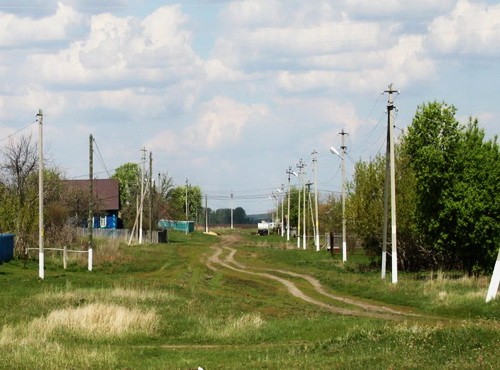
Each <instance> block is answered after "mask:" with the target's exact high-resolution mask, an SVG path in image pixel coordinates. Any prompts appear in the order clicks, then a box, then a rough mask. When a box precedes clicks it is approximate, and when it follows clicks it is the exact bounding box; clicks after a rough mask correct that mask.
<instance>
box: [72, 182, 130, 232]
mask: <svg viewBox="0 0 500 370" xmlns="http://www.w3.org/2000/svg"><path fill="white" fill-rule="evenodd" d="M65 184H66V186H67V187H68V189H71V190H75V191H76V192H78V193H80V194H81V195H84V196H85V194H88V193H89V189H90V180H66V181H65ZM92 186H93V193H94V197H93V210H94V217H93V225H94V228H96V229H119V228H121V220H120V219H119V212H120V190H119V184H118V180H116V179H94V180H93V181H92ZM86 199H87V204H88V196H87V197H86ZM87 207H88V206H87ZM81 221H83V223H84V225H85V226H87V217H86V216H81V219H80V220H78V223H80V222H81Z"/></svg>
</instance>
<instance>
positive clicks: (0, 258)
mask: <svg viewBox="0 0 500 370" xmlns="http://www.w3.org/2000/svg"><path fill="white" fill-rule="evenodd" d="M13 258H14V234H0V262H9V261H10V260H11V259H13Z"/></svg>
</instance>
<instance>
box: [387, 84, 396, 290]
mask: <svg viewBox="0 0 500 370" xmlns="http://www.w3.org/2000/svg"><path fill="white" fill-rule="evenodd" d="M386 92H387V93H388V94H389V98H388V100H387V122H388V126H389V143H390V153H389V154H390V155H389V159H390V165H391V171H390V172H391V244H392V251H391V258H392V273H391V276H392V283H393V284H396V283H397V282H398V251H397V233H396V165H395V156H394V124H393V122H392V111H393V110H394V101H393V100H392V94H393V93H395V92H397V91H396V90H393V89H392V84H390V85H389V89H388V90H386Z"/></svg>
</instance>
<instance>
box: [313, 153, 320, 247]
mask: <svg viewBox="0 0 500 370" xmlns="http://www.w3.org/2000/svg"><path fill="white" fill-rule="evenodd" d="M311 154H312V156H313V159H312V162H313V171H314V204H315V213H316V215H315V216H316V217H315V221H316V223H315V227H314V245H315V246H316V252H319V216H318V177H317V175H316V169H317V167H316V164H317V162H318V158H317V155H318V152H317V151H316V150H313V152H312V153H311Z"/></svg>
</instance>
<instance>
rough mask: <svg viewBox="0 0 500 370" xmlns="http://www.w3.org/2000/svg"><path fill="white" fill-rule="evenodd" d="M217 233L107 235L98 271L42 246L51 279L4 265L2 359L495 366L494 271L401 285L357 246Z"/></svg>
mask: <svg viewBox="0 0 500 370" xmlns="http://www.w3.org/2000/svg"><path fill="white" fill-rule="evenodd" d="M218 232H219V234H221V235H219V236H213V235H204V234H202V233H200V232H195V233H193V234H190V235H184V234H183V233H182V232H179V233H176V232H172V233H170V235H169V239H170V241H171V243H169V244H161V245H142V246H131V247H127V246H126V245H119V244H106V243H105V242H101V243H100V244H99V245H98V247H97V250H96V253H95V254H96V261H95V264H94V271H93V272H88V271H86V262H85V260H79V259H75V260H72V261H71V262H70V263H69V265H68V269H67V270H63V269H62V261H61V260H60V257H59V256H53V257H50V256H47V266H46V274H45V277H46V278H45V280H44V281H39V280H38V278H37V276H38V262H37V261H36V260H29V261H27V262H26V263H25V261H22V260H15V261H12V262H10V263H7V264H4V265H1V266H0V368H6V369H19V368H34V369H66V368H73V369H77V368H78V369H79V368H86V369H99V368H106V369H107V368H127V369H196V368H198V367H202V368H204V369H261V368H263V369H331V368H365V369H377V368H380V369H387V368H440V369H441V368H500V351H499V348H500V322H499V320H500V300H498V299H497V300H496V301H493V302H490V303H489V304H486V303H485V302H484V298H485V295H486V290H487V287H488V278H487V277H482V278H469V277H463V276H462V275H461V274H456V273H454V274H453V273H443V272H439V271H437V272H436V271H434V272H422V273H418V274H404V273H403V274H400V275H399V283H398V284H397V285H393V284H391V283H390V278H389V279H388V280H387V281H382V280H381V279H380V277H379V272H378V271H376V270H371V269H370V268H369V267H368V261H367V259H366V258H365V257H364V256H363V255H361V254H358V255H353V256H349V260H348V263H347V264H345V265H344V264H342V262H341V257H340V256H339V255H333V256H332V255H330V254H329V253H328V252H326V251H321V252H314V251H313V250H312V248H310V249H309V250H306V251H303V250H297V249H296V248H295V247H294V245H289V246H287V245H286V243H284V242H283V239H282V238H281V237H279V236H277V235H270V236H266V237H261V236H258V235H251V230H237V229H235V230H227V229H221V230H218ZM291 244H293V243H291Z"/></svg>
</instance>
